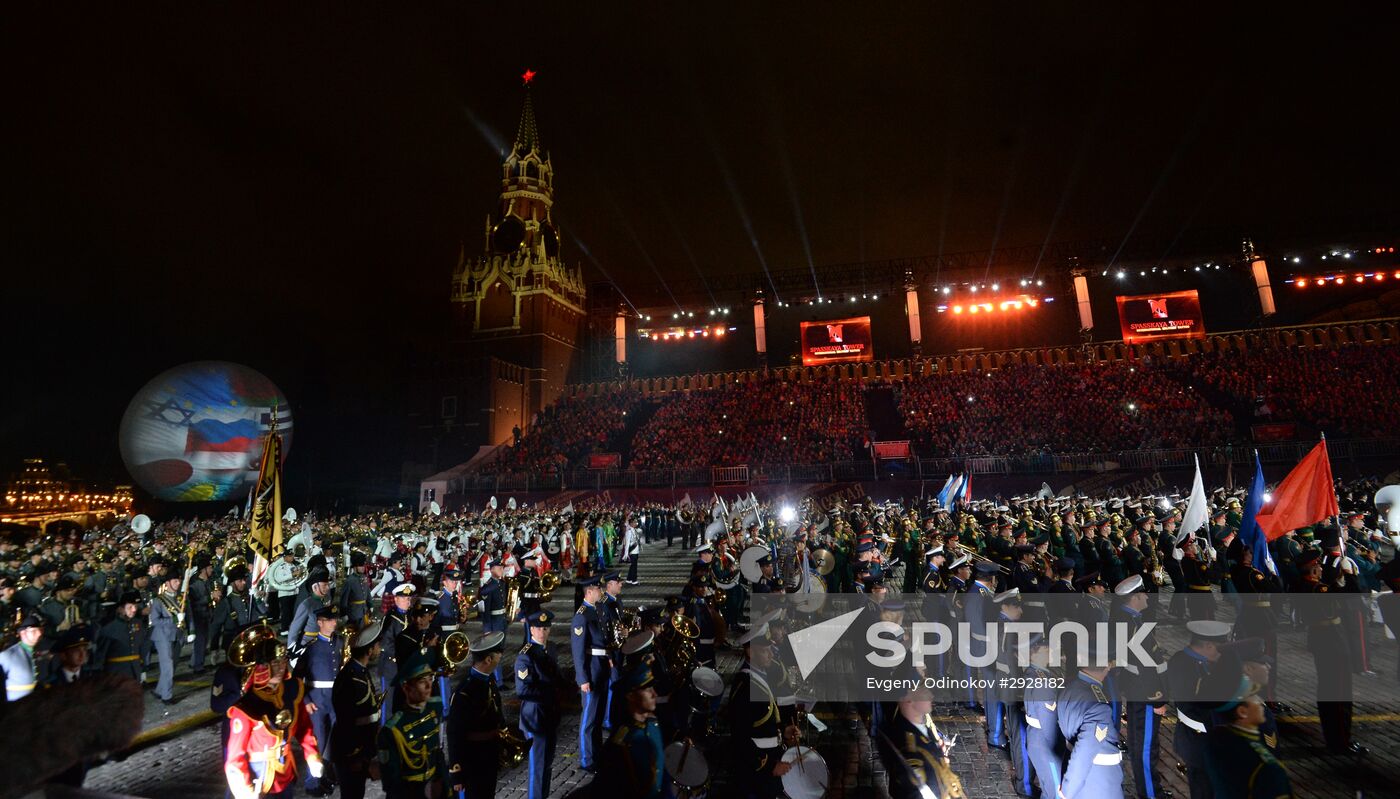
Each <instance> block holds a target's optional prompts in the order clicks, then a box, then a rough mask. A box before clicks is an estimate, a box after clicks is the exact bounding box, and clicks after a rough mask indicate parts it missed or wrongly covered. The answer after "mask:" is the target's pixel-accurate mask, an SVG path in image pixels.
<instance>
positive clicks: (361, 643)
mask: <svg viewBox="0 0 1400 799" xmlns="http://www.w3.org/2000/svg"><path fill="white" fill-rule="evenodd" d="M383 633H384V622H383V620H380V621H376V622H374V623H373V624H371V625H369V626H367V627H365V628H364V629H363V630H360V632H359V633H357V634H356V635H355V643H354V648H355V649H368V648H370V647H371V646H373V645H374V642H375V641H378V640H379V636H380V635H382V634H383Z"/></svg>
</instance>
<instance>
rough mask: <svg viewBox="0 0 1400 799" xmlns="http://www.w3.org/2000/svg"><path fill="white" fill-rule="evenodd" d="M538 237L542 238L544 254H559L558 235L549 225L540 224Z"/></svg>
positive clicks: (549, 255) (552, 256) (555, 255)
mask: <svg viewBox="0 0 1400 799" xmlns="http://www.w3.org/2000/svg"><path fill="white" fill-rule="evenodd" d="M540 237H541V238H542V239H543V240H544V254H545V255H546V256H548V257H550V258H554V257H557V256H558V255H559V235H558V234H556V233H555V232H554V228H552V227H550V226H549V225H547V224H546V225H540Z"/></svg>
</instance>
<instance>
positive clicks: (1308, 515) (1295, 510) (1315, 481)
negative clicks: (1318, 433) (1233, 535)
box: [1258, 439, 1340, 541]
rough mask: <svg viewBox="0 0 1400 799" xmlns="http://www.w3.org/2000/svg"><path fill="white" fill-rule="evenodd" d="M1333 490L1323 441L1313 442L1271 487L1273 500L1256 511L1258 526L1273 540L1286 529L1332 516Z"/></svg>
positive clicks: (1334, 496)
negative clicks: (1291, 469)
mask: <svg viewBox="0 0 1400 799" xmlns="http://www.w3.org/2000/svg"><path fill="white" fill-rule="evenodd" d="M1339 512H1340V511H1339V510H1338V509H1337V492H1336V491H1335V490H1334V486H1333V484H1332V462H1331V461H1329V460H1328V459H1327V441H1326V440H1325V439H1324V440H1322V441H1319V442H1317V446H1315V447H1313V448H1312V452H1309V453H1308V454H1307V455H1306V456H1304V458H1303V459H1302V460H1301V461H1299V462H1298V465H1297V466H1294V467H1293V471H1291V472H1289V473H1288V476H1287V477H1285V478H1283V482H1282V483H1279V484H1278V488H1277V489H1275V490H1274V501H1273V502H1271V503H1270V504H1269V507H1268V508H1267V510H1265V511H1263V512H1261V513H1260V514H1259V517H1258V518H1259V527H1260V528H1261V529H1263V531H1264V535H1265V536H1266V537H1267V538H1268V539H1269V540H1270V541H1273V540H1274V539H1275V538H1278V537H1279V536H1281V535H1283V534H1284V533H1286V532H1288V531H1289V530H1297V529H1298V528H1300V527H1307V526H1308V525H1310V524H1316V523H1317V522H1320V521H1322V520H1323V519H1328V518H1331V517H1333V516H1336V515H1337V514H1338V513H1339Z"/></svg>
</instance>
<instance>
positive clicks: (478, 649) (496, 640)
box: [471, 632, 506, 657]
mask: <svg viewBox="0 0 1400 799" xmlns="http://www.w3.org/2000/svg"><path fill="white" fill-rule="evenodd" d="M505 641H506V634H505V633H502V632H494V633H486V634H485V635H483V636H481V637H480V638H478V639H476V640H475V641H472V644H471V653H472V654H473V655H475V656H477V657H486V656H487V655H489V654H491V653H492V652H499V651H501V645H502V644H504V643H505Z"/></svg>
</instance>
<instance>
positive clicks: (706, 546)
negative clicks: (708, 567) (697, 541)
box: [695, 541, 715, 555]
mask: <svg viewBox="0 0 1400 799" xmlns="http://www.w3.org/2000/svg"><path fill="white" fill-rule="evenodd" d="M706 552H708V553H710V554H711V555H713V554H714V552H715V547H714V545H713V544H711V543H710V542H708V541H706V542H705V543H703V544H701V545H700V546H698V547H696V548H695V553H696V554H697V555H703V554H705V553H706Z"/></svg>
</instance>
